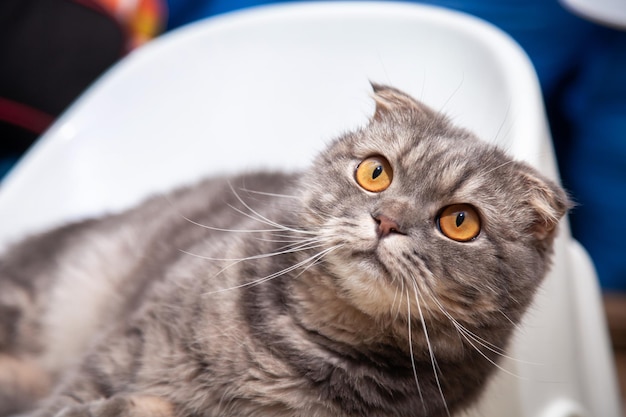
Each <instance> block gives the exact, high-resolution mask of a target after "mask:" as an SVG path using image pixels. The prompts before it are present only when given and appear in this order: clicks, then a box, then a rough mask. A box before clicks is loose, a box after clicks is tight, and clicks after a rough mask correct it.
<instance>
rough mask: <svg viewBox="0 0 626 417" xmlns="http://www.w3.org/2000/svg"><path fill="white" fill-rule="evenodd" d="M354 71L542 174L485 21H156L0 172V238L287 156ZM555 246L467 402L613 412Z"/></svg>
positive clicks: (569, 263) (510, 67) (582, 287)
mask: <svg viewBox="0 0 626 417" xmlns="http://www.w3.org/2000/svg"><path fill="white" fill-rule="evenodd" d="M370 80H372V81H375V82H379V83H388V84H391V85H393V86H396V87H398V88H401V89H403V90H406V91H407V92H409V93H411V94H412V95H414V96H415V97H417V98H419V99H421V100H423V101H425V102H426V103H428V104H429V105H431V106H432V107H434V108H436V109H439V110H443V111H444V112H445V113H447V114H448V115H450V116H451V117H452V119H454V121H455V122H456V123H458V124H459V125H462V126H465V127H467V128H470V129H471V130H473V131H474V132H476V133H477V134H479V135H480V136H481V137H482V138H484V139H486V140H488V141H492V142H497V143H499V144H500V145H501V146H502V147H504V148H506V149H507V150H508V151H509V152H511V153H512V154H514V155H516V156H517V157H519V158H521V159H525V160H527V161H528V162H530V163H531V164H533V165H534V166H536V167H538V168H539V169H540V170H541V171H543V172H544V173H546V174H547V175H549V176H552V177H556V167H555V162H554V156H553V152H552V148H551V141H550V136H549V133H548V129H547V125H546V119H545V115H544V110H543V104H542V100H541V95H540V91H539V87H538V83H537V80H536V78H535V74H534V72H533V70H532V67H531V64H530V63H529V61H528V59H527V58H526V56H525V55H524V54H523V53H522V52H521V50H520V49H519V48H518V47H517V46H516V44H514V43H513V42H512V41H511V40H510V39H509V38H508V37H507V36H505V35H503V34H502V33H501V32H499V31H498V30H496V29H494V28H493V27H491V26H489V25H487V24H485V23H483V22H481V21H478V20H476V19H474V18H470V17H468V16H465V15H461V14H459V13H454V12H450V11H445V10H441V9H437V8H432V7H424V6H417V5H409V4H393V3H318V4H298V5H289V6H273V7H268V8H259V9H253V10H248V11H243V12H238V13H234V14H231V15H226V16H223V17H217V18H213V19H209V20H206V21H202V22H198V23H196V24H193V25H190V26H188V27H186V28H183V29H180V30H178V31H176V32H173V33H170V34H168V35H165V36H163V37H162V38H160V39H157V40H155V41H153V42H151V43H149V44H148V45H146V46H144V47H142V48H140V49H138V50H136V51H135V52H133V53H132V54H131V55H130V56H128V57H127V58H125V59H124V60H123V61H122V62H121V63H120V64H119V65H117V66H115V67H114V68H113V69H112V70H111V71H109V72H108V73H107V74H106V75H105V76H103V77H102V78H101V79H100V80H99V81H98V82H97V83H96V84H95V85H94V86H93V87H92V88H91V89H90V90H89V91H88V92H87V93H85V94H84V95H83V96H82V97H81V98H80V99H79V100H78V101H77V102H76V103H75V104H74V105H73V106H72V107H71V109H70V110H69V111H67V112H66V113H65V115H64V116H62V117H61V118H60V120H59V121H58V122H57V123H56V124H55V125H54V126H53V127H52V128H51V129H50V130H49V131H48V132H47V133H46V134H45V135H44V136H43V137H42V138H41V140H40V141H39V143H38V144H37V145H36V146H35V147H34V149H32V151H31V152H29V153H28V154H27V156H26V157H25V158H24V159H23V160H22V161H21V163H20V164H19V165H18V166H17V168H16V169H15V170H14V171H13V172H12V174H11V175H10V176H9V177H8V178H6V180H5V181H4V183H3V184H2V186H1V187H0V219H1V220H0V245H2V244H6V243H7V242H8V241H9V240H12V239H15V238H16V237H17V236H19V235H22V234H24V233H25V232H29V231H33V230H36V229H40V228H42V227H45V226H49V225H51V224H55V223H58V222H61V221H67V220H69V219H75V218H80V217H84V216H90V215H94V214H98V213H102V212H104V211H110V210H118V209H121V208H123V207H127V206H129V205H130V204H132V203H134V202H136V201H138V200H140V199H142V198H143V197H144V196H146V195H148V194H150V193H153V192H155V191H160V190H165V189H168V188H170V187H172V186H174V185H176V184H180V183H184V182H188V181H191V180H193V179H196V178H198V177H199V176H203V175H210V174H214V173H218V172H234V171H240V170H242V169H248V168H251V167H279V168H285V169H294V168H297V167H302V166H304V165H306V164H307V163H308V161H310V159H311V156H312V155H313V154H314V152H315V151H316V150H319V149H321V148H322V147H323V146H324V143H325V142H326V141H328V140H329V139H331V138H332V137H334V136H336V135H337V134H338V133H340V132H343V131H345V130H347V129H350V128H354V127H356V126H359V125H361V124H363V123H365V122H366V120H367V118H368V116H369V115H370V114H371V113H372V111H373V102H372V100H371V98H370V97H369V94H370V85H369V81H370ZM556 246H557V248H556V262H555V265H554V268H553V272H552V273H551V275H550V276H549V278H548V279H547V281H546V283H545V285H544V287H543V288H542V290H541V293H540V295H539V297H538V299H537V301H536V303H535V305H534V306H533V307H532V310H531V311H530V313H529V314H528V315H527V318H526V321H525V322H524V323H523V326H521V329H520V331H519V332H518V335H517V337H516V339H515V343H514V345H513V346H512V348H511V353H510V355H511V356H512V357H514V358H516V359H518V360H511V361H507V362H505V363H504V364H503V367H504V368H505V369H506V370H507V371H506V372H505V371H502V372H499V374H498V375H497V377H496V378H495V380H494V382H493V383H492V384H491V386H490V388H489V390H488V392H487V394H486V395H485V397H484V399H483V401H482V402H481V404H479V406H478V407H476V409H474V410H473V411H472V412H471V413H470V414H472V415H474V414H475V415H480V416H484V417H491V416H493V417H518V416H519V417H531V416H532V417H574V416H576V417H578V416H581V417H582V416H597V417H618V416H620V415H621V413H620V405H619V401H618V395H617V388H616V378H615V371H614V368H613V364H612V360H611V359H610V355H609V349H608V343H607V331H606V327H605V321H604V318H603V316H602V314H601V306H600V299H599V292H598V288H597V284H596V281H595V275H594V271H593V267H592V265H591V263H590V261H589V258H588V257H587V255H586V253H585V251H584V250H583V249H582V248H581V247H580V246H579V245H578V244H577V243H576V242H575V241H573V240H572V238H571V237H570V235H569V232H568V228H567V227H564V228H563V229H562V233H561V236H560V238H559V239H558V241H557V244H556Z"/></svg>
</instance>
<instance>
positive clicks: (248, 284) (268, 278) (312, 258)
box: [204, 245, 343, 295]
mask: <svg viewBox="0 0 626 417" xmlns="http://www.w3.org/2000/svg"><path fill="white" fill-rule="evenodd" d="M341 246H343V245H335V246H331V247H330V248H327V249H324V250H323V251H321V252H318V253H316V254H315V255H312V256H310V257H308V258H307V259H305V260H303V261H300V262H298V263H296V264H294V265H292V266H290V267H287V268H285V269H283V270H280V271H278V272H274V273H272V274H270V275H267V276H265V277H263V278H259V279H256V280H254V281H251V282H246V283H244V284H239V285H235V286H232V287H228V288H222V289H219V290H215V291H209V292H206V293H204V295H213V294H217V293H221V292H224V291H230V290H235V289H240V288H247V287H253V286H256V285H260V284H262V283H264V282H267V281H271V280H272V279H274V278H277V277H279V276H282V275H285V274H287V273H289V272H291V271H294V270H296V269H298V268H300V267H302V266H305V265H307V264H314V263H315V262H317V261H318V260H319V259H321V258H322V257H324V256H325V255H326V254H328V253H329V252H331V251H333V250H335V249H337V248H339V247H341ZM244 260H246V259H241V260H238V261H237V262H236V263H238V262H242V261H244ZM232 265H233V264H231V265H229V266H227V267H226V268H229V267H230V266H232ZM309 266H311V265H309ZM226 268H224V269H226ZM306 269H308V267H307V268H305V270H306ZM222 271H223V270H222ZM222 271H220V272H218V274H216V275H219V274H220V273H221V272H222ZM302 272H304V271H302ZM299 275H300V274H298V275H297V276H299Z"/></svg>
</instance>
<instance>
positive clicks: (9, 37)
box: [0, 0, 127, 177]
mask: <svg viewBox="0 0 626 417" xmlns="http://www.w3.org/2000/svg"><path fill="white" fill-rule="evenodd" d="M126 45H127V40H126V34H125V32H124V29H123V28H122V27H121V26H120V25H119V23H118V21H117V20H116V19H115V18H114V17H113V16H112V15H110V14H109V13H108V12H107V11H106V10H105V9H104V8H102V6H100V5H99V4H97V3H96V2H95V1H93V0H2V1H0V177H1V176H2V174H3V173H4V172H3V169H2V168H3V167H4V171H6V170H7V169H8V168H9V166H10V165H11V163H12V162H13V161H14V160H16V159H17V157H18V156H19V155H21V154H22V153H23V152H24V151H25V150H26V149H27V148H28V147H29V146H30V145H31V144H32V143H33V142H34V141H35V140H36V139H37V137H39V135H40V134H41V133H42V132H43V131H44V130H45V129H46V128H47V127H48V126H49V125H50V124H51V123H52V121H54V119H55V118H56V117H57V116H58V115H59V114H60V113H61V112H62V111H63V110H65V109H66V108H67V107H68V105H69V104H70V103H72V101H73V100H74V99H75V98H76V97H78V95H79V94H80V93H82V92H83V91H84V90H85V88H86V87H87V86H89V84H91V82H92V81H93V80H94V79H96V78H97V77H98V76H99V75H100V74H102V72H103V71H104V70H106V69H107V68H108V67H109V66H111V64H113V63H115V62H116V61H117V60H119V59H120V58H121V57H122V56H123V55H124V54H125V52H126Z"/></svg>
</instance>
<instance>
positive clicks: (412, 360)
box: [406, 288, 427, 414]
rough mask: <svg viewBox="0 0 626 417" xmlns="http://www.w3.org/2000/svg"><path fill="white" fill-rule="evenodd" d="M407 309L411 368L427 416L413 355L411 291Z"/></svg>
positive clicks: (407, 293)
mask: <svg viewBox="0 0 626 417" xmlns="http://www.w3.org/2000/svg"><path fill="white" fill-rule="evenodd" d="M406 308H407V323H408V327H409V329H408V331H409V334H408V336H409V354H410V355H411V367H412V368H413V378H415V385H416V386H417V393H418V394H419V396H420V401H421V402H422V407H423V408H424V414H426V412H427V411H426V403H425V402H424V396H423V395H422V388H421V387H420V382H419V378H418V377H417V368H416V367H415V356H414V355H413V336H412V331H411V297H410V296H409V289H408V288H407V290H406Z"/></svg>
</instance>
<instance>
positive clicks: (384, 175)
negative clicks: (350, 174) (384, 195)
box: [354, 156, 393, 193]
mask: <svg viewBox="0 0 626 417" xmlns="http://www.w3.org/2000/svg"><path fill="white" fill-rule="evenodd" d="M354 178H355V179H356V182H357V183H358V184H359V185H360V186H361V187H363V188H364V189H365V190H367V191H371V192H373V193H379V192H381V191H385V190H386V189H387V187H389V185H390V184H391V180H392V179H393V172H392V170H391V165H389V162H388V161H387V160H386V159H385V158H384V157H382V156H370V157H369V158H366V159H364V160H363V161H361V163H360V164H359V165H358V166H357V167H356V172H355V173H354Z"/></svg>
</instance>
